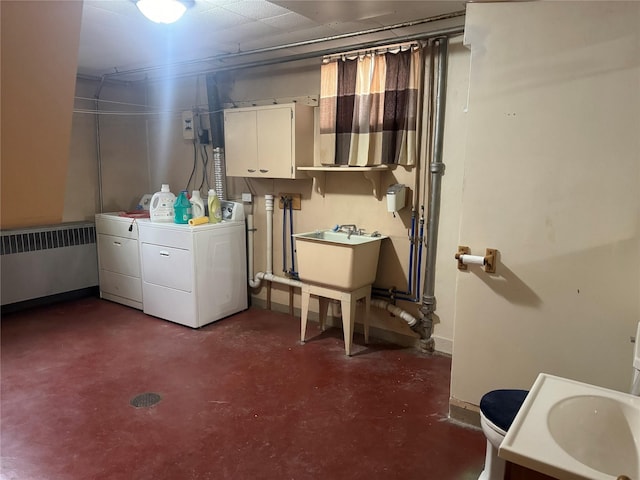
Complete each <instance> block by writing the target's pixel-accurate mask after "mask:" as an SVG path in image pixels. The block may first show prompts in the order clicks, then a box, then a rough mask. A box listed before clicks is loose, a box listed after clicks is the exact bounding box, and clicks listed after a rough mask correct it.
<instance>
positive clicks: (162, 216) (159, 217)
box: [149, 183, 176, 222]
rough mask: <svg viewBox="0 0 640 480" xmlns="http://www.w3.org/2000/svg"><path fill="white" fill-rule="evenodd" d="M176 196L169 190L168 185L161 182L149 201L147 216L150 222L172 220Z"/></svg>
mask: <svg viewBox="0 0 640 480" xmlns="http://www.w3.org/2000/svg"><path fill="white" fill-rule="evenodd" d="M175 201H176V196H175V195H174V194H173V193H171V191H170V190H169V185H168V184H166V183H163V184H162V187H161V188H160V191H159V192H156V193H154V194H153V196H152V197H151V202H149V218H150V219H151V221H152V222H172V221H173V215H174V212H173V204H174V203H175Z"/></svg>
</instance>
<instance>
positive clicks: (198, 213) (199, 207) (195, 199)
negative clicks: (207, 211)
mask: <svg viewBox="0 0 640 480" xmlns="http://www.w3.org/2000/svg"><path fill="white" fill-rule="evenodd" d="M189 201H190V202H191V216H192V218H199V217H204V201H203V200H202V197H201V196H200V190H194V191H193V192H191V199H190V200H189Z"/></svg>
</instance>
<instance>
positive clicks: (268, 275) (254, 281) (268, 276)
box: [247, 195, 418, 327]
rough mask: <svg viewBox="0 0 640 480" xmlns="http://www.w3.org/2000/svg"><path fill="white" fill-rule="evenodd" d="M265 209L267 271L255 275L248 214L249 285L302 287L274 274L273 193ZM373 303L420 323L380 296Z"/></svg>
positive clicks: (267, 199)
mask: <svg viewBox="0 0 640 480" xmlns="http://www.w3.org/2000/svg"><path fill="white" fill-rule="evenodd" d="M264 199H265V209H266V211H267V271H266V272H258V273H256V275H255V277H254V276H253V243H254V242H253V236H254V234H255V227H254V225H253V214H251V215H247V230H248V232H249V238H248V262H249V286H250V287H251V288H258V287H259V286H260V284H261V283H262V280H266V281H268V282H274V283H280V284H283V285H290V286H293V287H298V288H302V287H303V286H304V283H303V282H301V281H299V280H294V279H292V278H286V277H278V276H276V275H274V274H273V195H265V196H264ZM371 305H372V306H374V307H376V308H381V309H383V310H387V311H389V312H391V313H392V314H393V315H395V316H397V317H400V318H402V319H403V320H404V321H405V322H407V324H408V325H409V327H413V326H414V325H416V324H417V323H418V320H417V319H416V318H415V317H414V316H413V315H411V314H410V313H408V312H406V311H404V310H402V309H401V308H400V307H397V306H396V305H393V304H392V303H389V302H385V301H384V300H380V299H378V298H372V299H371Z"/></svg>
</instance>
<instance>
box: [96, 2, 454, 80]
mask: <svg viewBox="0 0 640 480" xmlns="http://www.w3.org/2000/svg"><path fill="white" fill-rule="evenodd" d="M464 15H465V11H464V10H460V11H457V12H452V13H448V14H444V15H436V16H433V17H428V18H423V19H421V20H414V21H410V22H403V23H397V24H395V25H390V26H386V27H377V28H371V29H368V30H361V31H358V32H353V33H344V34H339V35H332V36H328V37H322V38H317V39H312V40H305V41H301V42H293V43H288V44H284V45H277V46H273V47H264V48H257V49H254V50H247V51H244V52H233V53H226V54H222V55H215V56H211V57H205V58H200V59H194V60H187V61H182V62H174V63H169V64H164V65H156V66H150V67H141V68H134V69H130V70H118V71H115V72H110V73H106V74H104V75H103V77H109V78H112V77H118V76H126V75H135V74H139V73H147V72H152V71H154V70H166V71H171V70H175V69H177V68H180V67H187V66H190V65H198V64H202V63H207V62H220V63H224V62H227V61H229V60H230V59H233V58H239V57H244V56H249V55H258V54H263V53H270V52H276V51H279V50H288V49H293V48H298V47H304V46H308V45H315V44H319V43H323V42H333V41H336V40H344V39H347V38H353V37H357V36H361V35H370V34H374V33H380V32H384V31H391V30H398V29H402V28H408V27H414V26H416V25H421V24H425V23H432V22H437V21H441V20H448V19H451V18H456V17H463V16H464ZM463 31H464V26H456V27H449V28H442V29H439V30H434V31H432V32H424V33H420V34H412V35H405V36H402V37H392V38H388V39H385V40H378V41H375V42H367V43H361V44H358V45H353V46H348V47H347V46H345V45H342V46H339V47H334V48H330V49H325V50H322V51H315V52H308V53H304V54H300V55H293V56H290V57H284V59H282V58H281V59H277V58H276V59H271V60H267V61H266V62H268V63H264V64H263V65H271V64H273V63H280V62H286V61H295V60H304V59H308V58H316V57H318V56H323V55H332V54H335V53H341V52H343V51H344V49H345V48H349V49H352V48H353V49H356V50H357V49H360V48H371V47H375V46H382V45H387V44H389V43H402V42H405V41H411V40H421V39H426V38H436V37H440V36H443V35H456V34H459V33H462V32H463ZM287 58H290V59H291V60H286V59H287ZM245 66H251V67H255V66H261V65H260V62H248V63H245V64H237V65H230V66H225V67H220V68H209V69H208V70H205V71H209V72H211V71H223V70H230V69H234V68H244V67H245ZM199 73H204V72H199ZM196 74H197V73H196ZM187 75H189V76H191V75H194V72H190V73H188V74H187ZM179 76H180V75H178V76H176V77H174V78H177V77H179Z"/></svg>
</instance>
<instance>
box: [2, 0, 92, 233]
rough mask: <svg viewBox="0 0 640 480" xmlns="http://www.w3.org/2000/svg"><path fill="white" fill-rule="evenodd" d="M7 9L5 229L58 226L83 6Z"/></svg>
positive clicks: (7, 4) (11, 4) (5, 5)
mask: <svg viewBox="0 0 640 480" xmlns="http://www.w3.org/2000/svg"><path fill="white" fill-rule="evenodd" d="M0 8H1V9H2V12H1V18H2V28H1V32H2V41H1V44H2V55H1V57H2V67H1V71H2V82H1V84H2V133H1V138H2V202H0V203H1V207H0V208H1V215H0V217H1V219H2V228H12V227H22V226H34V225H47V224H53V223H59V222H60V221H61V220H62V218H63V209H64V192H65V181H66V172H67V160H68V157H69V143H70V140H69V139H70V132H71V112H72V108H73V94H74V88H75V76H76V70H77V61H78V45H79V41H80V17H81V14H82V2H18V1H4V2H2V4H1V6H0ZM34 32H37V34H35V33H34Z"/></svg>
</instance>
